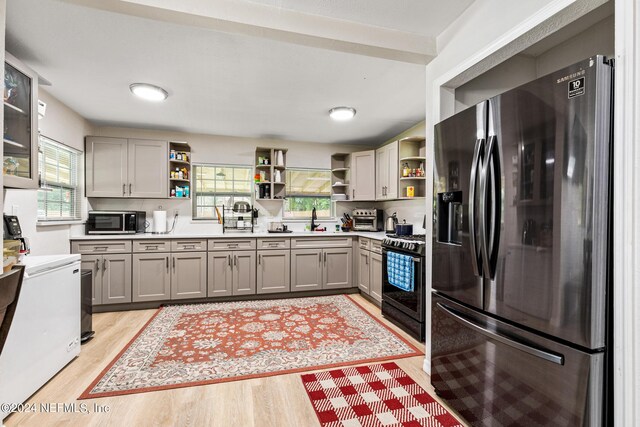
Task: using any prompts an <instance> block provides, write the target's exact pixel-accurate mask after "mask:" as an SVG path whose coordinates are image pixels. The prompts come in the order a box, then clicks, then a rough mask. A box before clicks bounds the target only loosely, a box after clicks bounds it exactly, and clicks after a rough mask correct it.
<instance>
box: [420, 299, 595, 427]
mask: <svg viewBox="0 0 640 427" xmlns="http://www.w3.org/2000/svg"><path fill="white" fill-rule="evenodd" d="M431 333H432V346H431V352H432V358H431V383H432V384H433V386H434V388H435V389H436V392H437V394H438V395H439V396H440V397H442V398H443V399H445V400H446V401H447V403H448V404H449V405H451V406H452V407H453V408H454V409H456V410H457V411H458V412H459V413H460V414H461V415H462V416H463V417H464V418H465V419H466V420H467V421H468V422H469V423H470V424H471V425H474V426H476V425H477V426H507V425H509V426H510V425H518V426H530V425H536V426H537V425H544V426H599V425H602V422H603V421H602V420H603V418H602V417H603V401H604V399H603V396H604V390H603V373H604V353H593V354H590V353H584V352H581V351H578V350H576V349H573V348H571V347H568V346H565V345H562V344H559V343H557V342H554V341H551V340H548V339H546V338H542V337H540V336H537V335H534V334H532V333H529V332H526V331H523V330H520V329H518V328H515V327H513V326H511V325H508V324H505V323H503V322H500V321H497V320H495V319H493V318H490V317H487V316H485V315H483V314H481V313H480V312H477V311H475V310H471V309H469V308H467V307H464V306H461V305H459V304H457V303H455V302H453V301H452V300H449V299H446V298H443V297H441V296H439V295H438V294H433V299H432V331H431Z"/></svg>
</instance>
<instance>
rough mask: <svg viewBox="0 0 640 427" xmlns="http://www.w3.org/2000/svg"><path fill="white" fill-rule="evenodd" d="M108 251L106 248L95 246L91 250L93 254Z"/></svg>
mask: <svg viewBox="0 0 640 427" xmlns="http://www.w3.org/2000/svg"><path fill="white" fill-rule="evenodd" d="M107 249H109V248H107V247H106V246H96V247H94V248H93V251H94V252H106V250H107Z"/></svg>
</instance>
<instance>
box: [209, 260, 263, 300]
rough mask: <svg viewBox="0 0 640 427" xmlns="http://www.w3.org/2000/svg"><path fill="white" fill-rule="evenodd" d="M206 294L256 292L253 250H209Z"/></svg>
mask: <svg viewBox="0 0 640 427" xmlns="http://www.w3.org/2000/svg"><path fill="white" fill-rule="evenodd" d="M207 269H208V274H207V276H208V280H207V295H208V296H210V297H222V296H229V295H253V294H255V293H256V253H255V251H216V252H209V254H208V258H207Z"/></svg>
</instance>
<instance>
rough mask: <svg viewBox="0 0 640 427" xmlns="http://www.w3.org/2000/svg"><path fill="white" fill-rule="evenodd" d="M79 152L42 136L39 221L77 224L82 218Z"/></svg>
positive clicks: (39, 150)
mask: <svg viewBox="0 0 640 427" xmlns="http://www.w3.org/2000/svg"><path fill="white" fill-rule="evenodd" d="M79 153H80V152H79V151H77V150H74V149H73V148H70V147H67V146H66V145H63V144H61V143H59V142H56V141H54V140H52V139H50V138H47V137H46V136H42V135H41V136H40V138H39V144H38V162H39V167H40V190H38V221H39V222H46V221H76V220H79V219H80V218H81V216H80V195H79V191H78V157H79Z"/></svg>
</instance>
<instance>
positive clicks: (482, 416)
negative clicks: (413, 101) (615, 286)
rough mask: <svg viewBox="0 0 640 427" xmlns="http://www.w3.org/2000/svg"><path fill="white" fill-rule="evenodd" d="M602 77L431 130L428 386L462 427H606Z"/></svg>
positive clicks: (476, 110)
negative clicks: (459, 418) (465, 424)
mask: <svg viewBox="0 0 640 427" xmlns="http://www.w3.org/2000/svg"><path fill="white" fill-rule="evenodd" d="M612 84H613V64H612V63H611V62H610V61H607V60H606V59H605V58H604V57H602V56H594V57H592V58H589V59H587V60H585V61H582V62H580V63H577V64H575V65H573V66H570V67H567V68H565V69H563V70H561V71H558V72H556V73H553V74H550V75H547V76H545V77H541V78H539V79H537V80H535V81H533V82H531V83H528V84H525V85H523V86H520V87H518V88H516V89H513V90H510V91H508V92H506V93H503V94H502V95H499V96H496V97H494V98H491V99H489V100H487V101H484V102H481V103H479V104H477V105H476V106H474V107H471V108H468V109H466V110H464V111H462V112H460V113H458V114H456V115H455V116H453V117H451V118H449V119H446V120H444V121H442V122H441V123H439V124H438V125H436V128H435V158H434V164H435V171H434V197H435V199H436V200H434V208H435V211H436V212H435V220H434V229H433V262H432V265H433V273H432V274H433V276H432V283H433V284H432V291H433V294H432V297H433V298H432V330H431V333H432V342H431V350H432V359H431V375H432V376H431V382H432V384H433V386H434V387H435V389H436V392H437V393H438V394H439V395H440V396H441V397H442V398H444V399H445V400H446V401H447V402H448V404H450V405H451V406H452V407H453V408H454V409H456V410H457V411H458V412H459V413H460V414H461V415H462V416H463V417H464V418H465V419H466V420H467V421H468V422H469V423H470V424H472V425H481V426H507V425H517V426H551V425H562V426H600V425H606V424H608V423H609V422H610V419H609V413H610V411H609V410H608V407H609V405H610V404H611V401H612V394H611V392H610V389H611V387H610V384H609V381H610V370H611V368H610V367H611V348H612V345H611V340H610V339H611V335H612V334H611V333H610V331H609V330H610V328H611V321H610V311H611V306H610V293H611V292H610V291H611V279H610V269H609V265H610V260H609V258H610V253H611V250H610V246H611V238H610V232H611V222H610V207H611V201H612V194H611V180H610V173H611V171H610V159H611V157H612V156H611V116H612V99H611V96H612V95H611V94H612Z"/></svg>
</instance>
